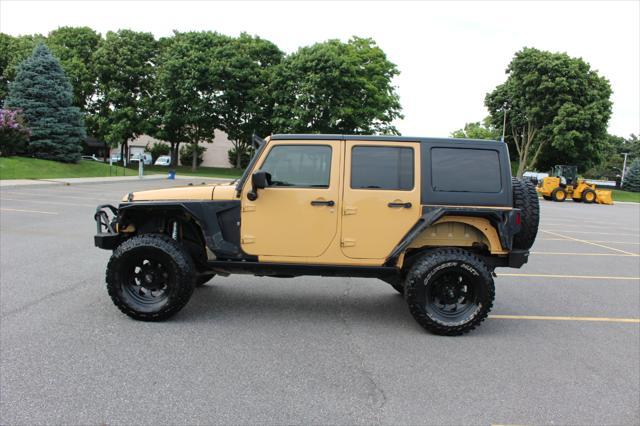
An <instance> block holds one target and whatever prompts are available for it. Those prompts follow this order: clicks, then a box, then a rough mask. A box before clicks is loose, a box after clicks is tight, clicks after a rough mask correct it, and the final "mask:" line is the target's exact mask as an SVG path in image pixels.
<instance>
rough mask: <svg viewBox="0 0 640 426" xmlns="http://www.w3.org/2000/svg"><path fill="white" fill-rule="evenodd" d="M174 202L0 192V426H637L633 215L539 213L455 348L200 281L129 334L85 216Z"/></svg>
mask: <svg viewBox="0 0 640 426" xmlns="http://www.w3.org/2000/svg"><path fill="white" fill-rule="evenodd" d="M197 182H199V181H196V183H197ZM184 183H185V182H184V181H180V182H175V183H169V182H168V181H149V182H146V181H145V182H133V183H131V182H128V183H109V184H91V185H71V186H46V187H45V186H42V187H33V188H31V187H29V188H27V187H20V188H6V189H4V188H3V189H2V190H1V191H0V271H1V274H0V424H29V425H32V424H83V425H102V424H109V425H111V424H154V425H156V424H172V425H173V424H211V423H225V424H258V423H260V424H262V423H268V424H378V423H382V424H481V425H490V424H518V425H532V424H562V425H564V424H573V425H578V424H580V425H584V424H616V425H620V424H629V425H637V424H640V405H639V404H640V402H639V401H640V323H639V321H638V319H639V318H640V257H639V255H640V206H639V205H637V204H636V205H634V204H616V205H614V206H601V205H582V204H576V203H572V202H566V203H564V204H557V203H552V202H545V201H541V205H542V220H541V230H542V231H541V232H540V234H539V236H538V240H537V242H536V244H535V246H534V247H533V249H532V252H533V253H532V255H531V258H530V261H529V263H528V264H527V265H525V267H523V268H522V269H519V270H513V269H511V270H510V269H501V270H498V271H497V272H498V274H499V277H498V278H496V302H495V306H494V309H493V312H492V314H493V316H492V317H491V318H490V319H488V320H487V321H486V322H485V323H484V324H483V325H482V326H481V327H480V328H479V329H477V330H475V331H474V332H472V333H470V334H468V335H466V336H463V337H454V338H450V337H439V336H435V335H431V334H428V333H426V332H425V331H423V330H422V329H421V328H420V327H419V326H418V325H417V324H416V323H415V321H414V320H413V318H412V317H411V315H410V314H409V312H408V309H407V307H406V304H405V302H404V300H403V299H402V297H400V296H399V295H398V294H397V293H396V292H395V291H394V290H393V289H392V288H391V287H390V286H388V285H387V284H385V283H383V282H382V281H377V280H373V279H361V278H354V279H348V278H318V277H303V278H295V279H275V278H256V277H250V276H231V277H228V278H215V279H214V280H213V281H212V282H211V283H210V284H209V285H208V286H206V287H203V288H199V289H197V290H196V292H195V294H194V296H193V298H192V299H191V301H190V303H189V304H188V305H187V307H186V308H185V309H184V310H182V311H181V312H180V313H179V314H178V315H177V316H176V317H174V318H173V319H172V320H170V321H167V322H164V323H142V322H136V321H133V320H130V319H129V318H127V317H125V316H124V315H122V314H121V313H120V312H119V311H118V310H117V309H116V308H115V307H114V306H113V305H112V303H111V301H110V299H109V298H108V296H107V293H106V290H105V286H104V270H105V266H106V263H107V260H108V257H109V253H108V252H107V251H103V250H99V249H97V248H94V247H93V233H94V232H95V224H94V222H93V218H92V216H93V211H94V209H95V206H96V205H97V204H99V203H104V202H112V203H117V201H118V200H119V199H120V198H121V196H122V195H123V194H124V193H126V192H129V191H131V190H139V189H145V188H155V187H160V186H168V185H178V184H184Z"/></svg>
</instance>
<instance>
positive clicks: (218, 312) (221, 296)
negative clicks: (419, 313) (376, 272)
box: [171, 278, 499, 337]
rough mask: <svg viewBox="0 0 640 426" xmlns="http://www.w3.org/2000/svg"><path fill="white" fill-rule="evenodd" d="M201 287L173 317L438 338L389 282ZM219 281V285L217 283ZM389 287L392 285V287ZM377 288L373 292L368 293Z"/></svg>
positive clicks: (176, 319)
mask: <svg viewBox="0 0 640 426" xmlns="http://www.w3.org/2000/svg"><path fill="white" fill-rule="evenodd" d="M215 280H216V279H215V278H214V281H212V282H211V283H210V284H208V285H206V286H204V287H200V288H197V289H196V290H195V291H194V294H193V297H192V298H191V300H190V302H189V304H188V305H187V306H186V307H185V308H184V309H183V310H182V311H181V312H180V313H178V315H176V316H175V317H173V318H172V319H171V321H172V322H179V323H193V324H196V323H210V322H216V323H219V324H223V323H224V324H229V323H230V322H238V323H239V324H246V323H259V324H260V325H273V324H274V323H275V324H278V325H280V326H281V325H284V324H296V326H304V325H306V324H310V325H317V324H331V323H336V322H339V323H349V324H351V325H354V326H357V327H359V326H364V327H367V328H376V329H378V330H379V331H380V332H382V331H383V330H387V331H388V330H389V329H393V330H396V331H397V330H403V331H404V333H407V334H412V335H413V334H419V335H430V336H434V337H439V336H435V335H433V334H431V333H428V332H427V331H425V330H424V329H423V328H422V327H420V326H419V325H418V324H417V323H416V322H415V321H414V319H413V318H412V316H411V314H410V313H409V309H408V307H407V304H406V302H405V300H404V298H403V297H402V296H401V295H400V294H398V293H397V292H396V291H395V290H393V289H392V288H390V287H388V286H387V285H386V284H384V283H380V287H379V288H374V287H372V286H370V285H369V286H368V287H367V288H358V286H357V285H356V286H354V288H353V289H351V290H350V291H349V290H347V291H346V292H345V288H344V286H341V285H335V286H330V285H324V286H323V287H322V288H311V287H310V286H308V285H306V284H304V283H299V282H298V283H294V284H289V283H290V281H288V280H287V281H288V283H284V284H283V283H265V284H264V286H261V287H255V286H253V285H252V286H247V285H244V284H243V283H223V284H220V283H216V281H215ZM214 283H215V284H214ZM387 287H388V288H387ZM369 289H373V290H372V291H368V290H369ZM480 330H482V334H483V335H486V334H487V333H488V334H494V333H495V332H499V330H498V328H496V327H487V324H486V322H485V324H483V326H482V327H480V328H479V329H477V330H475V331H474V332H473V333H472V334H476V333H478V332H479V331H480Z"/></svg>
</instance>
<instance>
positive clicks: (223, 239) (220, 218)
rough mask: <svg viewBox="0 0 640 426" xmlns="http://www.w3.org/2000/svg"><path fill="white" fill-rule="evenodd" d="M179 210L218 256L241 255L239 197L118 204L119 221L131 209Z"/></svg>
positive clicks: (231, 257)
mask: <svg viewBox="0 0 640 426" xmlns="http://www.w3.org/2000/svg"><path fill="white" fill-rule="evenodd" d="M145 211H150V212H160V211H165V212H181V213H184V214H186V215H187V216H189V217H190V218H191V219H193V221H194V222H195V224H196V225H197V226H198V228H199V229H200V231H201V232H202V238H203V240H204V242H205V244H206V246H207V248H209V250H211V251H212V252H213V253H214V254H215V256H216V257H217V258H227V259H243V258H245V257H246V255H245V254H244V253H243V252H242V250H241V248H240V201H233V200H229V201H215V200H198V201H151V202H146V201H136V202H128V203H121V204H120V205H119V206H118V221H119V222H120V221H122V220H126V217H127V215H128V213H132V212H136V213H137V212H145Z"/></svg>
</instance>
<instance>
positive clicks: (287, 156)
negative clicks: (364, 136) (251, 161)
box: [260, 145, 331, 188]
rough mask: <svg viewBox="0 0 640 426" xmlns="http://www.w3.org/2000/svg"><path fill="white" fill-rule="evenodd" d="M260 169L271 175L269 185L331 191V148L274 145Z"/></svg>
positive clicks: (323, 146)
mask: <svg viewBox="0 0 640 426" xmlns="http://www.w3.org/2000/svg"><path fill="white" fill-rule="evenodd" d="M260 169H261V170H264V171H265V172H268V173H270V174H271V185H270V186H295V187H302V188H305V187H306V188H328V187H329V178H330V175H331V147H330V146H326V145H278V146H274V147H273V148H272V149H271V151H269V154H268V155H267V159H266V160H265V161H264V163H262V167H261V168H260Z"/></svg>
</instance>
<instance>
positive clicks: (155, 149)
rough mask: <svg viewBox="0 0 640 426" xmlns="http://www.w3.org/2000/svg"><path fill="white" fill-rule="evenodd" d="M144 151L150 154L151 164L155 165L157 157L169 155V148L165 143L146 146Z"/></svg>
mask: <svg viewBox="0 0 640 426" xmlns="http://www.w3.org/2000/svg"><path fill="white" fill-rule="evenodd" d="M145 151H148V152H150V153H151V158H153V162H154V163H155V162H156V160H157V159H158V157H160V156H162V155H169V154H170V153H171V147H170V146H169V145H167V144H166V143H155V144H153V145H149V144H147V146H146V147H145Z"/></svg>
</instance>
